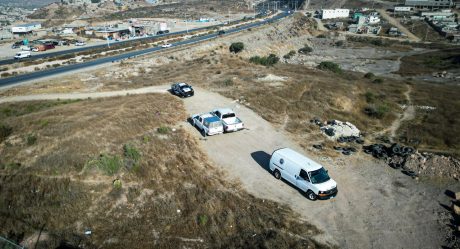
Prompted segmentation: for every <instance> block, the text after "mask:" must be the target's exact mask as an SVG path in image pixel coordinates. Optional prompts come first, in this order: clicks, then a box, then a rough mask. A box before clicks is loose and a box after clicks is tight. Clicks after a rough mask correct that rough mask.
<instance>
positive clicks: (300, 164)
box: [269, 148, 338, 200]
mask: <svg viewBox="0 0 460 249" xmlns="http://www.w3.org/2000/svg"><path fill="white" fill-rule="evenodd" d="M269 167H270V170H271V171H272V172H273V175H274V176H275V178H276V179H281V178H283V179H285V180H286V181H288V182H290V183H292V185H294V186H296V187H297V188H299V189H300V190H301V191H302V192H304V193H305V194H306V196H307V198H308V199H309V200H316V199H330V198H333V197H335V196H336V195H337V192H338V191H337V183H336V182H335V181H334V180H333V179H332V178H331V177H330V176H329V174H328V171H327V170H326V169H324V167H323V166H321V165H320V164H319V163H317V162H315V161H313V160H311V159H310V158H308V157H306V156H304V155H302V154H300V153H298V152H296V151H294V150H292V149H289V148H283V149H278V150H275V151H273V153H272V156H271V157H270V165H269Z"/></svg>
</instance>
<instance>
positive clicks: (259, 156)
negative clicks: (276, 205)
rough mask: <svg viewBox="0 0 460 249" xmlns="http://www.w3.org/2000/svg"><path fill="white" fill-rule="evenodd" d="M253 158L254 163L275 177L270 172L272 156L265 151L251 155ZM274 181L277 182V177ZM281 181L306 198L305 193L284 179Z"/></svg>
mask: <svg viewBox="0 0 460 249" xmlns="http://www.w3.org/2000/svg"><path fill="white" fill-rule="evenodd" d="M251 157H252V159H254V161H256V163H257V164H259V166H260V167H262V168H263V169H265V171H267V172H268V173H269V174H270V175H273V173H272V171H271V170H270V157H271V155H270V154H268V153H267V152H265V151H256V152H252V153H251ZM273 179H274V180H276V178H275V177H273ZM281 181H283V182H284V183H286V184H287V185H289V186H290V187H291V188H293V189H295V190H297V191H298V192H299V193H300V194H302V195H303V196H306V195H305V193H304V192H303V191H302V190H300V189H298V188H297V187H296V186H295V185H294V184H292V183H290V182H288V181H286V180H285V179H284V178H281Z"/></svg>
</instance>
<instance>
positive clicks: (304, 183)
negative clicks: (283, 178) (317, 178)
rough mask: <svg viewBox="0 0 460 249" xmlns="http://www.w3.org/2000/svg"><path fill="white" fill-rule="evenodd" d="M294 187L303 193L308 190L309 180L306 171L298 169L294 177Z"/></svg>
mask: <svg viewBox="0 0 460 249" xmlns="http://www.w3.org/2000/svg"><path fill="white" fill-rule="evenodd" d="M295 185H296V186H297V187H298V188H299V189H301V190H302V191H304V192H307V190H308V189H310V186H309V185H310V178H309V177H308V173H307V171H305V170H303V169H300V172H299V173H298V175H297V177H296V181H295Z"/></svg>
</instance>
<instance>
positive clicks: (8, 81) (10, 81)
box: [0, 11, 291, 87]
mask: <svg viewBox="0 0 460 249" xmlns="http://www.w3.org/2000/svg"><path fill="white" fill-rule="evenodd" d="M290 14H291V12H290V11H284V12H282V13H280V14H278V15H276V16H274V17H272V18H270V19H267V20H264V21H260V22H255V23H250V24H246V25H242V26H240V27H237V28H233V29H229V30H226V34H231V33H236V32H240V31H242V30H246V29H249V28H254V27H258V26H261V25H264V24H266V23H269V22H273V21H277V20H279V19H281V18H284V17H286V16H288V15H290ZM178 33H180V32H178ZM216 37H218V34H217V32H216V33H213V34H208V35H204V36H200V37H196V38H193V39H188V40H183V41H180V42H176V43H173V44H172V45H173V46H172V47H177V46H182V45H189V44H194V43H198V42H202V41H205V40H209V39H213V38H216ZM165 49H167V48H161V47H154V48H148V49H143V50H137V51H132V52H128V53H124V54H119V55H115V56H110V57H104V58H100V59H95V60H92V61H88V62H82V63H78V64H72V65H68V66H61V67H57V68H53V69H48V70H42V71H37V72H32V73H28V74H21V75H18V76H14V77H8V78H4V79H0V87H3V86H9V85H14V84H17V83H20V82H24V81H29V80H36V79H39V78H43V77H48V76H52V75H55V74H60V73H66V72H70V71H73V70H79V69H84V68H88V67H93V66H97V65H101V64H105V63H112V62H114V61H119V60H124V59H129V58H132V57H136V56H140V55H145V54H149V53H154V52H157V51H160V50H165Z"/></svg>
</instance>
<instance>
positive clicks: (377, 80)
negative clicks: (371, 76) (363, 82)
mask: <svg viewBox="0 0 460 249" xmlns="http://www.w3.org/2000/svg"><path fill="white" fill-rule="evenodd" d="M372 83H375V84H382V83H383V79H381V78H378V79H375V80H373V81H372Z"/></svg>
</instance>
